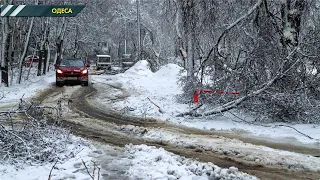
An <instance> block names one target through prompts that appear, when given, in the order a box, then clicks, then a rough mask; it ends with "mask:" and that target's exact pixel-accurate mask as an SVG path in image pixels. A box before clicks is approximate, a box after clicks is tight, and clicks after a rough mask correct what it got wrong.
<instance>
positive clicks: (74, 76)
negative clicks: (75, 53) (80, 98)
mask: <svg viewBox="0 0 320 180" xmlns="http://www.w3.org/2000/svg"><path fill="white" fill-rule="evenodd" d="M89 66H90V65H88V64H86V63H85V62H84V61H83V60H82V59H62V60H61V62H60V63H59V64H55V68H56V85H57V86H60V87H61V86H63V85H64V84H65V83H67V82H80V83H81V84H83V85H84V86H88V84H89V83H88V82H89V77H88V74H89V73H88V67H89Z"/></svg>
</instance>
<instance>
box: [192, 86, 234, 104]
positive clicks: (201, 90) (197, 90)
mask: <svg viewBox="0 0 320 180" xmlns="http://www.w3.org/2000/svg"><path fill="white" fill-rule="evenodd" d="M200 93H218V94H240V93H239V92H236V91H233V92H231V93H229V92H224V91H214V90H210V89H196V90H195V91H194V93H193V102H194V103H197V102H199V94H200Z"/></svg>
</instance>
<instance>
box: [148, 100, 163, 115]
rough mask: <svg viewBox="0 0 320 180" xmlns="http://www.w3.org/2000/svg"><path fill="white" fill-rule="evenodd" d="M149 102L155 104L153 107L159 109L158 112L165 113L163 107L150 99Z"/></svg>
mask: <svg viewBox="0 0 320 180" xmlns="http://www.w3.org/2000/svg"><path fill="white" fill-rule="evenodd" d="M148 100H149V101H150V102H151V103H152V104H153V105H155V106H156V107H157V108H158V111H159V112H160V113H162V114H163V113H164V111H163V110H162V109H161V107H160V106H158V105H157V104H156V103H154V102H153V101H151V99H150V98H149V97H148Z"/></svg>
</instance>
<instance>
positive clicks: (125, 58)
mask: <svg viewBox="0 0 320 180" xmlns="http://www.w3.org/2000/svg"><path fill="white" fill-rule="evenodd" d="M121 62H122V68H123V69H129V68H130V67H132V66H133V65H134V62H133V60H132V56H131V54H122V57H121Z"/></svg>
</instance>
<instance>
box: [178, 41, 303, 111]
mask: <svg viewBox="0 0 320 180" xmlns="http://www.w3.org/2000/svg"><path fill="white" fill-rule="evenodd" d="M298 49H299V47H295V48H294V49H293V50H292V51H291V52H290V53H288V56H287V57H286V58H284V61H283V62H282V64H281V65H280V68H279V70H278V73H277V74H276V75H275V76H274V77H273V78H272V79H270V80H269V81H268V82H266V83H264V84H262V85H260V86H259V87H258V89H257V90H255V91H253V92H251V93H249V94H247V95H246V96H244V97H241V98H239V99H236V100H233V101H230V102H228V103H226V104H223V105H221V106H219V107H216V108H215V109H213V110H210V111H207V112H205V113H203V114H198V113H195V112H193V111H190V112H186V113H181V114H179V115H177V117H183V116H188V115H190V116H195V117H199V116H209V115H213V114H220V113H223V112H226V111H229V110H231V109H234V108H236V107H237V106H238V105H239V104H241V103H242V102H244V101H245V100H247V99H249V98H251V97H254V96H256V95H258V94H260V93H262V92H264V91H265V90H267V89H268V88H269V87H270V86H271V85H272V84H273V83H274V82H275V81H276V80H278V79H279V78H281V77H283V76H284V75H285V74H286V73H288V72H289V71H290V70H291V69H292V68H293V67H294V66H295V65H296V64H297V63H298V62H299V61H300V59H297V60H296V61H295V62H293V63H292V64H291V66H290V67H288V68H287V69H284V66H285V65H286V64H287V63H288V62H289V61H290V60H291V59H292V56H293V55H294V54H295V53H296V52H297V51H298Z"/></svg>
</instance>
